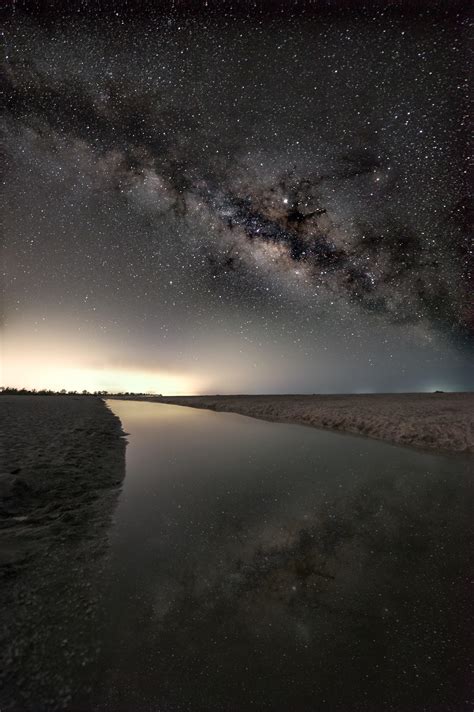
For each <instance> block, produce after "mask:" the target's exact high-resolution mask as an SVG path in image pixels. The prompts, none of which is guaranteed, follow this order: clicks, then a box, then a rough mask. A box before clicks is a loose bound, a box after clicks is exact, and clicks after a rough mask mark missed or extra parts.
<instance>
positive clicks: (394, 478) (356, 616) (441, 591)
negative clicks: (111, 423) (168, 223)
mask: <svg viewBox="0 0 474 712" xmlns="http://www.w3.org/2000/svg"><path fill="white" fill-rule="evenodd" d="M110 405H111V407H112V408H113V410H114V411H115V412H116V413H117V414H118V415H119V416H120V418H121V419H122V422H123V423H124V426H125V428H126V429H127V430H128V431H130V433H131V435H130V442H129V445H128V448H127V478H126V480H125V486H124V490H123V493H122V497H121V503H120V505H119V508H118V511H117V517H116V526H115V529H114V530H113V531H112V535H111V545H112V552H113V556H112V563H111V574H110V577H111V583H110V586H109V587H108V588H106V591H105V606H106V609H107V610H106V612H105V615H106V616H107V615H108V616H109V618H110V624H109V626H110V627H109V629H108V636H109V637H108V636H107V635H106V638H105V640H106V646H105V648H104V657H103V665H102V666H99V679H100V684H99V685H98V686H97V687H94V693H93V697H94V701H95V702H97V700H101V701H102V700H104V704H105V700H107V704H108V705H109V707H107V709H114V710H120V709H122V708H121V707H120V705H121V704H122V705H123V708H124V709H127V704H128V705H132V706H134V708H136V709H137V710H148V709H151V707H150V705H151V704H152V701H154V703H155V704H156V702H157V700H159V701H160V703H161V704H162V705H163V706H164V708H165V709H192V710H201V709H202V710H221V709H225V710H228V709H231V710H233V709H236V710H237V709H252V708H253V707H255V708H256V709H265V708H268V709H271V710H280V709H281V710H287V709H298V710H300V711H302V710H314V709H315V705H316V706H321V709H328V710H348V709H350V710H354V711H356V710H360V711H361V712H362V711H365V710H374V712H375V710H379V709H381V708H382V707H383V709H387V710H393V711H394V712H395V711H396V712H400V710H408V709H410V710H412V709H413V710H415V709H416V710H418V709H420V710H421V709H443V710H447V711H448V710H449V711H451V710H452V712H457V711H458V710H459V709H463V707H462V706H461V707H459V700H460V699H464V697H463V695H464V694H467V680H468V679H467V675H466V672H467V670H466V668H467V665H466V663H467V660H468V658H469V655H468V648H469V640H468V632H467V628H468V627H467V628H466V627H465V623H464V622H465V620H467V619H469V616H470V612H471V608H472V607H471V606H470V603H469V596H468V582H467V579H466V572H467V571H468V568H469V567H468V563H467V560H468V558H469V551H470V548H471V547H470V543H469V540H470V539H471V538H472V537H471V535H470V534H468V532H469V530H470V524H469V522H470V510H471V507H472V498H473V488H472V482H471V478H470V465H471V463H470V461H469V459H468V458H463V457H459V458H444V457H440V456H436V455H431V454H425V453H419V452H416V451H411V450H404V449H401V448H394V447H392V446H389V445H386V444H383V443H377V442H373V441H372V442H371V441H365V440H362V439H360V438H354V437H351V436H341V435H336V434H333V433H327V432H321V431H319V432H318V431H315V430H312V429H310V428H301V427H298V426H287V425H281V424H278V425H276V424H273V423H265V422H262V421H255V420H251V419H248V418H243V417H241V416H236V415H232V414H222V413H219V414H216V413H211V412H208V411H196V410H194V409H187V408H181V407H177V406H168V405H166V406H165V405H159V404H149V403H139V402H138V403H137V402H123V401H112V402H110ZM342 443H343V444H344V447H341V444H342ZM395 452H396V453H397V457H396V458H395V457H394V453H395ZM137 512H139V513H140V514H139V516H137ZM117 620H120V626H117ZM437 705H438V706H437ZM98 709H102V707H101V706H100V705H99V706H98Z"/></svg>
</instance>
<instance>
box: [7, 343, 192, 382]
mask: <svg viewBox="0 0 474 712" xmlns="http://www.w3.org/2000/svg"><path fill="white" fill-rule="evenodd" d="M1 361H2V364H1V365H2V368H1V381H0V385H1V386H9V387H13V388H27V389H33V388H36V389H37V390H41V389H51V390H54V391H59V390H61V389H63V388H64V389H66V390H68V391H78V392H81V391H83V390H87V391H90V392H94V391H108V392H109V393H115V392H127V391H128V392H134V393H153V394H163V395H194V394H196V393H197V392H199V390H200V388H201V387H202V386H203V385H204V384H203V383H202V380H201V379H198V378H196V377H193V376H191V375H190V374H187V373H180V372H179V371H174V370H171V369H164V368H156V369H154V368H146V367H143V368H136V367H135V368H134V367H133V365H129V364H127V365H115V364H113V365H111V364H110V362H109V359H108V358H106V357H100V355H99V354H98V353H97V349H96V350H94V349H93V348H91V349H90V351H89V352H88V353H87V352H86V351H85V349H84V347H83V346H81V345H78V346H77V347H75V345H74V344H70V346H69V347H67V348H66V347H65V346H64V344H62V343H61V344H58V343H57V341H56V340H54V339H53V340H49V339H46V340H44V339H42V340H41V341H40V342H38V341H34V340H33V343H31V341H29V340H27V339H19V340H18V339H8V341H7V340H6V339H4V340H3V348H2V359H1ZM200 381H201V382H200Z"/></svg>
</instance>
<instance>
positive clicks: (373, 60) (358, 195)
mask: <svg viewBox="0 0 474 712" xmlns="http://www.w3.org/2000/svg"><path fill="white" fill-rule="evenodd" d="M198 6H199V7H198ZM76 10H77V11H76ZM6 19H7V22H6V25H5V27H6V29H5V32H4V47H5V50H4V51H5V58H4V64H3V77H4V88H5V93H6V99H7V101H6V111H5V113H4V119H3V130H4V146H5V154H6V158H7V163H6V194H7V201H8V208H9V210H8V213H7V230H8V232H7V238H8V240H7V247H6V251H5V253H6V265H7V275H8V278H9V282H8V284H7V290H6V299H5V312H6V313H5V318H6V323H7V326H8V324H11V328H12V329H14V328H15V325H16V324H17V323H22V324H25V323H26V324H28V323H29V321H30V322H31V324H32V325H34V328H35V330H37V329H38V328H39V329H41V328H47V324H48V320H49V321H51V323H52V324H54V325H55V326H54V328H55V329H60V330H61V331H62V330H63V329H66V331H67V329H72V330H73V329H83V330H84V328H86V329H87V332H88V334H89V335H91V336H92V337H93V335H94V333H97V334H98V335H100V338H101V339H102V348H103V349H104V350H105V351H107V348H110V350H113V349H114V348H115V346H116V342H117V340H118V341H120V339H121V338H122V337H123V338H125V339H126V341H127V346H125V347H124V351H125V352H126V354H125V357H124V358H125V359H126V360H127V361H128V362H129V363H130V364H131V365H132V366H133V365H134V364H135V365H136V366H137V367H142V366H143V365H144V364H145V365H151V364H152V363H153V359H158V360H159V361H160V363H161V364H162V365H166V366H168V367H170V368H171V367H173V368H174V367H176V362H177V361H178V362H180V364H181V367H182V368H184V369H185V370H186V371H188V372H189V371H190V370H192V369H196V370H197V371H198V372H199V373H202V374H205V375H206V377H209V376H210V374H212V378H211V379H210V380H209V381H208V382H209V384H210V387H211V386H212V387H215V389H216V390H220V391H225V390H226V382H228V381H223V382H220V381H219V378H218V377H216V376H215V374H216V372H218V371H219V367H220V364H221V361H222V358H223V357H224V358H225V354H226V352H227V351H229V352H232V353H233V354H234V355H235V354H239V353H240V354H241V358H240V360H239V357H238V356H236V357H235V362H234V363H233V372H234V375H235V382H234V384H233V390H235V389H238V390H247V391H258V390H275V391H281V390H295V389H297V390H301V391H304V390H309V391H311V392H312V391H318V390H358V389H361V390H364V389H369V390H370V389H375V390H382V389H383V390H400V389H401V390H403V389H415V388H423V387H426V386H428V385H429V384H436V385H445V386H446V387H448V388H449V387H453V388H469V387H472V380H471V379H472V373H471V372H470V367H469V360H470V356H471V355H472V346H473V343H474V307H473V303H472V294H473V289H472V287H473V284H472V273H471V272H470V270H471V268H472V263H471V262H470V260H471V259H472V243H471V241H470V239H471V238H470V234H469V231H468V228H469V226H468V223H467V214H466V211H467V187H466V186H467V177H466V165H465V159H466V152H467V148H466V142H467V138H466V136H467V109H466V104H467V101H466V91H467V67H466V61H465V51H466V48H465V43H466V33H467V25H468V22H467V15H466V14H465V13H464V12H463V7H462V5H461V3H453V2H450V3H442V2H439V3H434V4H433V3H422V2H419V3H415V4H414V3H395V4H393V3H382V2H380V3H366V4H363V3H356V4H355V5H353V6H352V9H351V10H349V8H348V4H347V3H329V2H328V3H309V2H308V3H304V4H299V3H295V4H294V6H293V7H292V8H291V9H288V7H287V6H285V5H284V4H279V3H260V4H259V3H234V4H233V5H232V4H230V3H220V4H218V3H199V4H186V3H169V4H163V5H161V4H153V5H150V4H147V3H142V4H141V5H140V4H138V3H133V4H128V3H127V4H122V3H117V4H107V5H100V4H97V3H96V4H92V3H90V4H89V3H81V4H78V5H74V4H72V5H71V6H69V7H68V10H67V11H64V10H61V8H60V5H57V4H56V5H55V4H54V3H53V4H52V5H51V4H50V5H49V6H48V7H46V6H42V5H41V4H39V3H35V4H33V3H31V5H29V4H28V3H11V4H10V6H9V8H8V9H7V13H6ZM45 322H46V326H45ZM58 325H59V327H58ZM51 328H53V327H51ZM7 333H8V332H7ZM48 333H49V332H48ZM130 344H132V345H130ZM147 354H149V355H147ZM275 355H277V356H278V358H277V360H276V361H277V362H276V361H275ZM270 363H271V364H272V365H271V367H270V366H268V364H270ZM349 370H350V371H352V373H348V371H349ZM268 374H271V375H270V376H269V375H268ZM259 386H260V387H259Z"/></svg>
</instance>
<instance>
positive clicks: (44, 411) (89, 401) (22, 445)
mask: <svg viewBox="0 0 474 712" xmlns="http://www.w3.org/2000/svg"><path fill="white" fill-rule="evenodd" d="M122 435H123V433H122V429H121V424H120V421H119V419H118V418H117V417H116V416H115V415H114V414H113V413H112V412H111V411H110V410H109V409H108V408H107V407H106V405H105V403H104V402H103V401H102V400H100V399H99V398H94V397H77V398H76V397H73V396H64V397H61V396H3V395H2V396H0V453H1V455H0V458H1V459H0V709H1V710H2V712H7V710H8V711H10V710H22V711H24V710H28V709H31V703H32V700H34V701H35V703H36V704H35V707H34V709H38V710H42V709H48V710H50V709H54V710H55V709H64V708H66V707H67V705H68V702H69V700H70V699H71V696H72V693H73V690H72V689H71V685H72V681H74V684H75V685H76V687H77V681H78V680H80V679H81V677H82V678H83V680H84V685H85V686H86V685H87V678H88V676H89V675H90V674H91V670H92V669H93V665H94V656H93V655H91V645H90V641H91V637H93V636H94V632H95V630H96V626H97V624H98V623H97V621H96V620H95V617H94V616H95V604H96V598H97V595H98V593H99V592H98V591H97V590H94V581H95V580H99V579H100V566H101V560H102V559H103V554H104V551H105V550H106V548H107V540H106V535H107V531H108V528H109V526H110V520H111V517H112V514H113V511H114V508H115V505H116V500H117V496H118V492H119V490H120V484H121V482H122V479H123V477H124V474H125V440H124V439H123V437H122ZM85 619H86V620H85ZM52 650H55V651H57V657H56V658H55V659H51V651H52ZM97 652H98V651H97ZM45 655H48V657H49V658H50V659H49V662H48V665H44V664H43V657H44V656H45ZM45 670H47V672H45ZM75 693H77V689H76V690H75Z"/></svg>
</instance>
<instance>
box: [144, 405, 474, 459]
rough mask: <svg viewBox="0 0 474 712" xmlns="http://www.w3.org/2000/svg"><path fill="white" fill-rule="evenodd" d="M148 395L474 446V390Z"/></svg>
mask: <svg viewBox="0 0 474 712" xmlns="http://www.w3.org/2000/svg"><path fill="white" fill-rule="evenodd" d="M144 400H145V399H144ZM148 400H159V401H160V402H164V403H175V404H176V405H185V406H191V407H192V408H209V409H211V410H217V411H231V412H233V413H240V414H241V415H249V416H252V417H254V418H263V419H264V420H274V421H283V422H287V423H299V424H301V425H312V426H314V427H316V428H327V429H329V430H339V431H343V432H346V433H355V434H356V435H366V436H368V437H371V438H377V439H379V440H387V441H389V442H392V443H397V444H398V445H411V446H414V447H419V448H428V449H433V450H439V451H445V452H465V453H468V452H474V393H426V394H425V393H406V394H377V395H340V396H339V395H329V396H326V395H311V396H304V395H281V396H275V395H271V396H189V397H179V396H173V397H166V398H156V399H153V398H149V399H148Z"/></svg>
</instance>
